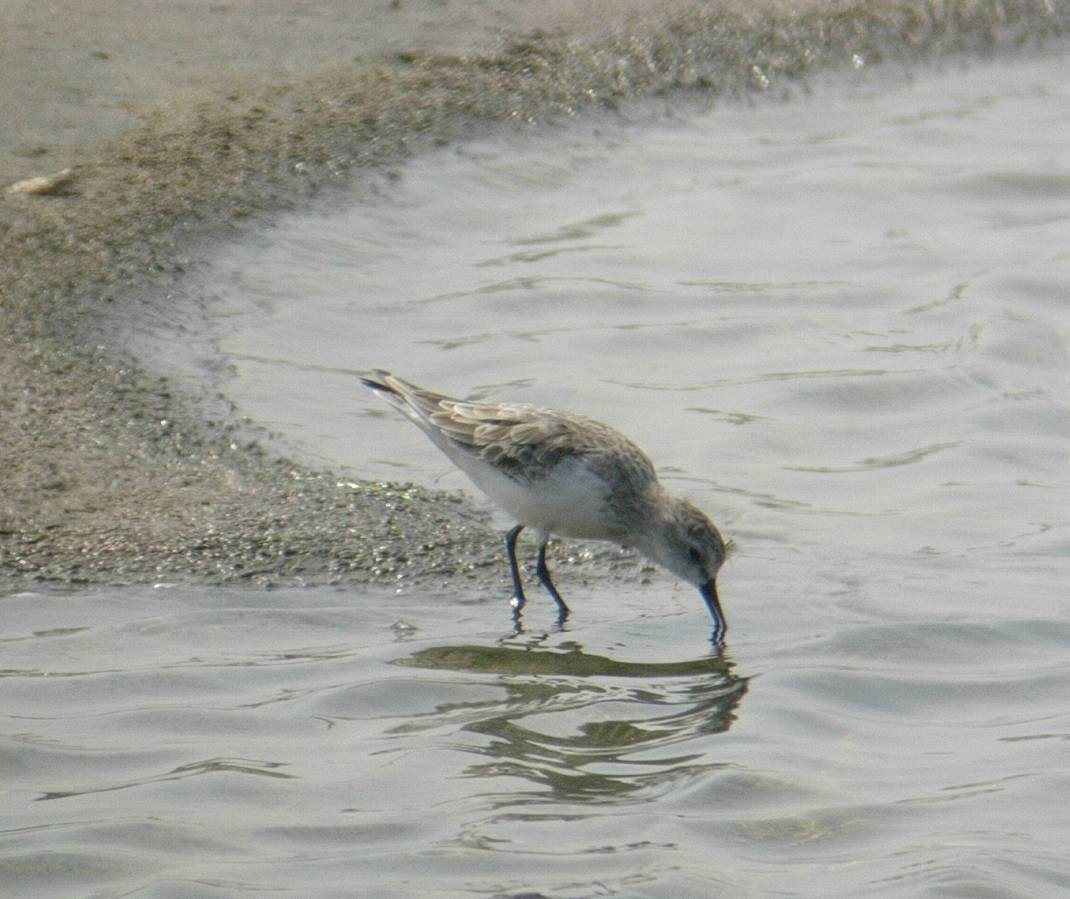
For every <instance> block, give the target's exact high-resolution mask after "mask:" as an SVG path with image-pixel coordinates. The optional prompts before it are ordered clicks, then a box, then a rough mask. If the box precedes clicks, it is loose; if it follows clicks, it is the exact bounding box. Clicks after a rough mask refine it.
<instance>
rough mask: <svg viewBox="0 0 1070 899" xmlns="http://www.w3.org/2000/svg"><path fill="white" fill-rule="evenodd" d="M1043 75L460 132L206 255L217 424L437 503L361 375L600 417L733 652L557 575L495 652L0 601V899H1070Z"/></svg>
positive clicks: (1006, 72)
mask: <svg viewBox="0 0 1070 899" xmlns="http://www.w3.org/2000/svg"><path fill="white" fill-rule="evenodd" d="M1068 75H1070V70H1068V68H1067V65H1066V63H1065V62H1064V61H1062V60H1060V59H1053V58H1050V57H1045V58H1041V59H1032V60H1020V61H1012V62H992V63H987V64H984V65H979V66H976V67H974V68H972V69H969V70H966V71H958V70H954V71H947V72H943V73H927V74H923V75H916V76H915V77H914V78H912V79H910V80H906V79H903V78H901V77H900V76H898V75H895V74H893V73H876V74H875V75H870V76H869V77H867V78H864V79H863V80H861V81H859V82H857V83H855V84H852V85H844V84H842V83H841V84H840V85H839V86H824V87H822V88H821V89H820V90H818V91H817V92H816V93H815V94H814V95H813V96H810V97H805V98H797V99H795V100H793V101H791V102H788V103H776V102H762V103H758V104H756V105H755V106H753V107H749V108H748V107H743V106H732V105H725V106H721V107H719V108H717V109H715V110H713V111H711V112H707V113H704V114H700V113H698V112H696V111H693V110H692V111H689V112H688V113H687V114H686V115H685V114H684V113H683V112H681V110H680V108H679V107H677V108H676V109H675V111H673V112H669V111H666V109H664V108H661V109H658V110H650V109H645V110H641V111H638V112H635V113H634V114H629V119H626V120H618V119H615V120H613V121H601V122H598V123H595V124H591V123H590V122H588V123H580V124H578V125H576V126H575V127H567V128H566V127H558V126H555V127H552V128H549V129H546V130H544V131H541V132H539V133H536V134H533V135H529V136H528V139H524V140H520V139H518V138H516V137H511V138H508V139H506V138H501V139H494V140H483V141H480V142H477V143H472V144H466V145H463V146H460V147H458V148H454V149H450V150H446V151H442V152H438V153H435V154H432V155H429V156H426V157H422V158H421V159H419V160H417V161H416V162H414V163H413V164H411V165H409V166H407V167H405V168H404V169H403V170H402V171H401V172H400V173H399V174H400V177H399V179H397V180H396V181H391V182H389V183H387V184H386V185H385V186H383V187H382V188H381V189H380V190H379V191H378V192H377V193H376V194H375V195H374V196H372V197H370V198H369V197H365V198H364V199H363V201H362V202H360V203H359V204H356V205H354V206H353V207H352V208H351V209H348V210H346V211H342V212H334V213H331V214H328V215H324V216H317V217H309V216H303V217H295V218H293V219H288V220H282V221H280V222H279V223H278V224H277V226H276V227H274V228H273V229H272V230H271V231H270V232H269V233H267V234H266V235H264V237H263V238H262V239H261V240H258V241H256V242H254V243H251V244H248V245H245V246H241V247H235V248H228V249H227V250H226V252H225V253H224V254H222V255H221V257H220V258H219V259H218V260H216V262H215V264H214V265H213V268H212V270H211V272H210V274H209V275H208V276H206V277H205V278H204V281H203V283H202V284H200V286H199V288H198V289H201V290H204V291H205V292H208V293H211V294H214V295H217V296H218V302H216V303H215V305H214V306H213V310H214V312H215V314H216V318H215V320H214V322H213V324H212V332H211V334H210V337H211V339H212V341H213V346H214V353H215V356H214V357H213V360H212V361H213V362H214V363H219V362H222V363H223V364H224V365H225V366H229V369H228V372H229V373H228V376H227V378H226V379H225V380H224V381H222V382H221V386H222V387H223V389H224V390H225V391H226V392H227V394H228V395H229V396H231V397H232V398H233V399H234V400H235V401H236V402H237V403H238V404H239V406H240V408H241V409H242V410H244V411H245V412H246V413H247V414H249V415H250V416H251V417H253V418H254V419H255V420H258V421H261V422H264V423H267V424H268V425H270V426H271V427H272V428H274V429H275V430H277V431H279V432H280V434H281V435H282V439H283V440H284V441H285V442H287V443H288V444H290V445H294V446H297V447H299V448H300V449H302V450H303V451H305V452H307V453H308V454H309V455H310V456H312V457H314V458H320V459H326V460H328V461H329V462H330V463H331V464H332V465H336V466H339V467H345V468H347V469H348V470H350V471H352V472H354V473H356V474H359V475H364V476H368V477H374V478H381V479H390V478H403V479H411V480H417V481H421V482H424V483H433V484H435V485H437V486H440V487H446V488H450V489H452V488H458V489H461V488H464V486H465V482H464V481H463V479H462V478H461V477H460V476H459V475H455V474H453V473H452V471H451V469H450V467H449V463H448V462H446V461H444V460H443V459H442V458H441V457H440V456H438V455H437V453H436V451H435V450H434V449H433V447H431V446H430V445H429V444H428V443H427V442H426V440H425V439H424V438H423V437H422V436H421V435H420V434H419V433H418V432H417V431H416V430H415V429H414V428H412V426H411V425H409V424H407V423H405V422H403V421H400V420H397V419H396V418H395V417H394V416H392V415H391V414H389V412H388V410H385V409H381V408H380V407H379V406H378V405H376V401H375V399H374V398H373V397H370V396H366V395H364V394H362V393H361V392H359V390H358V388H357V387H356V386H355V379H354V377H353V375H352V371H353V370H356V369H365V368H370V367H373V366H384V367H390V368H393V369H395V370H396V371H398V372H399V373H401V374H404V375H406V376H408V377H410V378H412V379H413V380H416V381H419V382H424V383H427V384H429V385H431V386H435V387H438V388H441V389H443V390H446V391H449V392H453V393H457V394H462V395H472V396H480V397H495V398H503V399H505V398H509V399H517V400H524V401H532V402H539V403H545V404H550V405H561V406H565V407H568V408H572V409H576V410H578V411H583V412H586V413H588V414H591V415H593V416H595V417H597V418H601V419H603V420H606V421H608V422H610V423H612V424H615V425H616V426H618V427H619V428H621V429H622V430H624V431H625V432H627V433H630V434H631V435H633V436H635V437H636V438H637V439H638V441H639V442H640V443H641V444H643V445H644V446H645V447H646V448H647V450H648V451H649V452H650V454H651V455H652V456H653V458H654V459H655V461H656V462H657V463H658V464H659V466H660V467H661V470H662V472H663V474H664V476H665V477H666V479H668V480H669V481H671V482H672V485H673V486H674V488H675V489H677V490H679V491H681V492H684V493H686V494H688V495H689V496H691V497H692V498H693V499H695V501H696V502H698V503H700V504H701V505H702V506H704V507H705V508H707V509H708V510H709V511H710V512H711V513H712V514H713V516H714V518H715V519H716V520H717V521H718V522H719V523H720V524H721V525H722V527H723V530H724V531H725V532H726V534H727V535H728V536H731V537H732V538H733V539H734V540H735V542H736V544H737V550H736V552H735V553H734V555H733V556H732V558H731V559H730V561H729V564H728V565H727V566H726V568H725V570H724V572H723V575H722V578H721V595H722V598H723V600H724V603H725V607H726V611H727V614H728V617H729V622H730V626H731V631H730V634H729V641H728V647H727V649H726V651H725V653H724V654H723V655H717V654H714V653H712V652H711V650H710V646H709V644H708V643H707V642H706V635H707V628H708V623H707V618H706V612H705V609H704V607H703V605H702V603H701V600H700V599H699V597H698V596H697V595H695V594H694V591H692V590H691V589H690V588H686V587H682V586H678V585H675V584H673V583H671V582H670V581H669V580H668V579H666V578H663V577H662V576H661V575H658V574H654V573H650V574H649V575H643V576H640V575H638V574H636V576H635V578H634V579H633V580H628V579H624V580H623V581H620V580H614V581H613V583H612V584H605V583H600V582H599V581H598V580H592V579H589V578H585V577H583V576H582V574H581V573H576V572H577V571H582V569H575V570H574V569H570V568H569V567H567V566H563V567H562V568H561V569H560V570H561V575H560V577H559V585H560V586H561V588H562V591H563V592H565V593H566V595H567V596H568V597H569V599H570V601H571V604H572V606H573V609H574V617H573V620H571V621H570V623H569V625H568V627H567V629H566V630H564V631H561V630H555V629H554V628H553V626H552V615H551V611H552V606H551V604H550V603H549V601H548V600H546V599H545V597H542V596H541V595H536V594H535V592H534V591H533V595H532V600H533V601H532V603H531V604H530V611H529V614H528V619H527V621H526V625H527V629H526V630H525V631H524V632H523V633H520V634H514V633H512V632H511V629H510V621H509V617H508V610H507V607H506V597H505V595H504V593H503V594H502V595H500V596H499V595H497V594H496V593H495V592H494V591H489V590H487V589H482V588H481V589H475V588H473V589H472V590H471V591H467V590H463V589H459V588H453V589H452V590H447V589H445V588H442V589H432V590H430V591H428V592H420V591H414V590H411V589H407V588H405V587H402V588H401V590H400V592H398V593H373V592H365V593H354V592H349V591H344V590H294V591H288V590H287V591H281V590H280V591H265V592H244V591H237V590H227V591H205V590H190V589H187V588H182V587H175V586H167V585H160V586H158V587H157V588H155V589H143V590H131V591H124V592H105V593H93V594H84V595H73V596H47V595H37V594H21V595H16V596H9V597H6V598H2V599H0V608H2V610H3V621H4V627H3V630H2V638H0V639H2V642H3V662H2V663H0V668H2V669H4V670H0V675H4V676H3V677H2V678H0V697H2V699H3V705H2V709H3V715H4V725H5V726H4V735H3V737H0V787H2V789H3V793H4V800H3V803H2V805H0V883H7V884H11V885H12V891H13V893H12V894H13V895H35V896H36V895H42V896H43V895H56V896H70V895H80V894H85V895H120V894H121V895H159V896H226V895H238V894H246V895H248V894H252V895H361V896H407V895H441V896H496V895H503V896H510V895H516V896H519V895H525V896H534V895H542V896H548V897H549V896H552V897H587V896H591V897H594V896H609V895H619V896H659V897H661V896H665V897H669V896H673V897H678V896H707V895H726V896H766V895H785V896H845V897H846V896H858V895H866V896H904V897H907V896H922V895H925V896H962V897H967V896H968V897H974V896H1054V895H1062V894H1064V893H1066V892H1068V891H1070V861H1068V854H1067V850H1066V847H1067V846H1068V845H1070V817H1068V816H1067V813H1066V807H1067V800H1068V797H1070V616H1068V613H1070V598H1068V596H1070V591H1068V590H1067V586H1066V585H1067V583H1070V513H1068V512H1067V509H1068V508H1070V402H1068V401H1070V311H1068V302H1067V298H1068V297H1070V162H1068V160H1070V78H1068V77H1067V76H1068ZM213 367H214V368H215V369H218V367H219V366H218V365H215V366H213ZM503 569H504V559H503ZM641 578H642V580H641ZM536 600H538V601H537V602H536Z"/></svg>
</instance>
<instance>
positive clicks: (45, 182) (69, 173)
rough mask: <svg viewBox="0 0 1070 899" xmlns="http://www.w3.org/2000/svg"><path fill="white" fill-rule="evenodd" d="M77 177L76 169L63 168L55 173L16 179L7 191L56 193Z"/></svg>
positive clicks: (14, 192)
mask: <svg viewBox="0 0 1070 899" xmlns="http://www.w3.org/2000/svg"><path fill="white" fill-rule="evenodd" d="M76 177H77V175H75V172H74V169H63V170H62V171H59V172H56V173H55V174H54V175H44V176H42V177H39V178H27V179H26V180H25V181H16V182H15V183H14V184H12V185H11V186H10V187H9V188H8V189H7V192H8V193H10V194H35V195H36V194H54V193H56V191H58V190H59V189H60V188H62V187H63V186H64V185H66V184H69V183H70V182H71V181H73V180H74V179H75V178H76Z"/></svg>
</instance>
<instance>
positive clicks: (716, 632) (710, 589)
mask: <svg viewBox="0 0 1070 899" xmlns="http://www.w3.org/2000/svg"><path fill="white" fill-rule="evenodd" d="M698 590H699V593H701V594H702V598H703V599H704V600H706V607H707V608H708V609H709V610H710V617H711V618H713V636H712V637H711V638H710V639H712V640H713V642H714V643H722V642H724V635H725V633H726V632H727V631H728V622H727V621H726V620H725V617H724V612H723V611H722V610H721V599H720V597H719V596H718V595H717V580H716V578H710V580H709V582H708V583H705V584H703V585H702V586H700V587H699V588H698Z"/></svg>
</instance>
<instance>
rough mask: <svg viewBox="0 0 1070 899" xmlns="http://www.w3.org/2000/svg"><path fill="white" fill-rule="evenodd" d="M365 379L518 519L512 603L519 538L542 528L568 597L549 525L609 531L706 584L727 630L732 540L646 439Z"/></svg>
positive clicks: (543, 576) (578, 533) (517, 589)
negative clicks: (660, 469)
mask: <svg viewBox="0 0 1070 899" xmlns="http://www.w3.org/2000/svg"><path fill="white" fill-rule="evenodd" d="M375 375H376V378H377V380H375V379H372V378H362V379H361V380H362V382H363V384H364V385H365V386H366V387H368V388H369V389H371V390H373V391H374V392H375V393H377V394H378V395H379V396H381V397H382V398H383V399H385V400H386V401H387V402H389V403H390V404H391V405H393V406H394V407H395V408H397V409H399V410H400V411H401V412H402V413H403V414H404V415H406V416H407V417H408V418H409V419H410V420H411V421H413V422H414V423H415V424H416V425H418V426H419V427H420V428H421V429H422V430H423V431H424V433H426V434H427V435H428V436H429V437H430V438H431V440H432V441H433V442H434V443H435V445H436V446H438V447H439V449H441V450H442V451H443V452H444V453H445V454H446V455H447V456H449V457H450V459H452V460H453V462H454V463H455V464H456V465H457V466H458V467H459V468H460V469H461V470H462V471H464V472H465V473H466V474H467V475H468V476H469V477H470V478H471V479H472V480H473V481H474V482H475V484H476V486H477V487H479V488H480V489H481V490H482V491H483V492H484V493H486V494H487V495H488V496H489V497H490V498H491V499H492V500H493V501H494V502H495V503H497V504H498V505H499V506H501V508H502V509H503V510H504V511H506V512H508V513H510V514H511V515H512V516H513V517H514V518H515V520H516V526H515V527H514V528H513V529H512V530H510V531H509V534H508V537H507V540H506V546H507V548H508V552H509V563H510V568H511V571H512V575H513V607H514V609H515V610H517V611H519V610H520V608H521V607H522V606H523V604H524V602H525V597H524V590H523V585H522V584H521V580H520V572H519V567H518V565H517V561H516V540H517V537H518V536H519V534H520V531H521V530H522V529H523V528H525V527H530V528H533V529H535V530H536V531H537V532H538V539H539V556H538V565H537V568H536V571H537V574H538V577H539V580H540V581H541V582H542V584H543V586H545V587H546V589H547V591H548V592H549V593H550V595H551V596H552V597H553V598H554V601H555V602H556V603H557V606H558V610H559V613H560V618H561V619H562V620H563V619H564V618H565V617H566V616H567V615H568V611H569V610H568V606H567V605H565V602H564V600H563V599H562V598H561V595H560V594H559V593H558V591H557V588H556V587H555V586H554V584H553V581H552V580H551V578H550V572H549V570H548V569H547V567H546V542H547V540H548V539H549V537H550V534H551V533H553V534H559V535H561V536H565V537H578V538H586V539H595V540H610V541H613V542H616V543H621V544H623V545H625V546H632V547H634V548H635V549H637V550H639V551H640V552H641V553H643V554H644V555H645V556H647V557H648V558H650V559H651V560H652V561H654V562H657V563H658V564H660V565H662V566H664V567H665V568H667V569H668V570H669V571H671V572H673V573H674V574H675V575H677V576H678V577H680V578H681V579H683V580H686V581H688V582H689V583H692V584H694V585H695V586H696V587H698V589H699V592H700V593H701V594H702V596H703V598H704V599H705V600H706V604H707V606H708V607H709V610H710V614H711V615H712V616H713V620H714V639H715V640H720V639H722V638H723V635H724V632H725V620H724V614H723V613H722V611H721V606H720V601H719V600H718V597H717V587H716V577H717V572H718V571H719V570H720V567H721V565H722V563H723V562H724V556H725V547H724V541H723V540H722V539H721V535H720V534H719V533H718V531H717V528H716V527H714V525H713V523H712V522H711V521H710V520H709V519H708V518H707V517H706V516H705V515H704V514H703V513H702V512H701V511H700V510H699V509H697V508H696V507H695V506H693V505H692V504H691V503H689V502H688V501H687V500H685V499H681V498H679V497H675V496H673V495H672V494H670V493H669V492H668V491H667V490H665V488H664V487H663V486H662V485H661V483H660V482H659V481H658V477H657V473H656V471H655V470H654V465H653V463H652V462H651V461H650V459H649V458H648V457H647V455H646V453H644V452H643V451H642V450H641V449H640V448H639V447H638V446H636V445H635V444H634V443H632V441H630V440H629V439H628V438H627V437H625V436H624V435H623V434H621V433H619V432H618V431H615V430H614V429H613V428H611V427H609V426H608V425H604V424H602V423H600V422H597V421H593V420H592V419H589V418H584V417H583V416H580V415H573V414H572V413H569V412H560V411H557V410H554V409H546V408H542V407H539V406H530V405H526V404H518V403H481V402H470V401H467V400H460V399H454V398H452V397H448V396H444V395H442V394H440V393H435V392H433V391H430V390H425V389H424V388H422V387H417V386H416V385H415V384H410V383H409V382H407V381H404V380H402V379H401V378H398V377H395V376H394V375H392V374H390V373H389V372H386V371H381V370H376V372H375Z"/></svg>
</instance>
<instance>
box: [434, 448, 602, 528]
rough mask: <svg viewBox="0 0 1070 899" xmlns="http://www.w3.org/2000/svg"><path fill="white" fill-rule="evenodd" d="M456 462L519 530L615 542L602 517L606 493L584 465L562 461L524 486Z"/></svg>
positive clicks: (469, 462) (480, 466)
mask: <svg viewBox="0 0 1070 899" xmlns="http://www.w3.org/2000/svg"><path fill="white" fill-rule="evenodd" d="M454 461H455V462H457V464H458V466H459V467H460V468H461V469H462V470H463V471H464V472H465V474H467V475H468V477H470V478H471V479H472V481H473V483H475V485H476V486H477V487H478V488H479V489H480V490H482V491H483V492H484V493H485V494H487V496H489V497H490V499H491V500H492V501H493V502H494V503H495V504H496V505H498V506H499V507H500V508H501V509H502V510H503V511H505V512H507V513H509V514H510V515H511V516H513V518H514V519H516V522H517V524H522V525H524V526H525V527H529V528H533V529H535V530H539V531H542V532H544V533H554V534H559V535H561V536H563V537H580V538H590V539H602V540H605V539H611V538H612V536H613V534H612V531H613V528H612V522H611V521H607V520H606V512H605V508H606V498H607V496H608V495H609V488H608V486H607V484H606V482H605V481H604V480H602V478H600V477H599V476H598V475H596V474H595V473H594V472H592V471H591V470H590V468H589V467H588V466H587V465H586V464H584V463H583V462H576V461H566V462H564V463H562V464H560V465H558V466H557V467H556V468H554V469H553V470H552V471H551V473H550V475H549V476H548V477H546V478H542V479H540V480H537V481H534V482H532V483H531V484H530V485H528V484H526V483H523V482H520V481H516V480H514V479H513V478H510V477H508V476H507V475H505V474H502V473H500V472H499V471H498V470H497V469H495V468H494V467H493V466H490V465H487V464H486V463H484V462H482V461H481V460H478V459H474V458H472V457H470V456H469V457H467V458H464V459H458V458H456V457H455V458H454Z"/></svg>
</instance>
